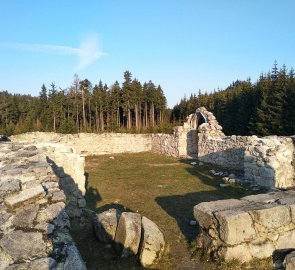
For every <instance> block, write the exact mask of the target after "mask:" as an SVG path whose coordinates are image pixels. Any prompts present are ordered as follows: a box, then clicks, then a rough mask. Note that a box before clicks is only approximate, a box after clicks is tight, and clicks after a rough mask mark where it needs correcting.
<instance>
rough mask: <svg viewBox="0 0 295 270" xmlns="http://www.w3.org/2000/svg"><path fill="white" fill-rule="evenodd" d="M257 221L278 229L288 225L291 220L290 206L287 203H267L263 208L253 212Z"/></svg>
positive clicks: (269, 227) (266, 226)
mask: <svg viewBox="0 0 295 270" xmlns="http://www.w3.org/2000/svg"><path fill="white" fill-rule="evenodd" d="M252 214H253V216H254V220H255V223H259V224H261V225H262V226H264V227H265V228H268V229H273V230H275V229H277V228H279V227H283V226H287V225H288V224H289V223H290V222H291V216H290V211H289V207H288V206H285V205H279V206H278V205H276V204H273V205H267V206H265V208H263V209H259V210H255V211H253V212H252Z"/></svg>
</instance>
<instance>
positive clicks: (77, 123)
mask: <svg viewBox="0 0 295 270" xmlns="http://www.w3.org/2000/svg"><path fill="white" fill-rule="evenodd" d="M76 109H77V111H76V127H77V131H78V132H79V108H78V104H77V108H76Z"/></svg>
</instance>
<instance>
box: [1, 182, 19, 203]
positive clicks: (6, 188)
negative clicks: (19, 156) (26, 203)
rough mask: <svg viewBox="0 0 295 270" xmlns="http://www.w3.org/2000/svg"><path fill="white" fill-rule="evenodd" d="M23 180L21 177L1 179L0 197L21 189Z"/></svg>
mask: <svg viewBox="0 0 295 270" xmlns="http://www.w3.org/2000/svg"><path fill="white" fill-rule="evenodd" d="M20 188H21V182H20V180H19V179H11V180H6V181H2V182H1V181H0V199H1V198H3V197H5V196H6V195H8V194H10V193H14V192H18V191H20Z"/></svg>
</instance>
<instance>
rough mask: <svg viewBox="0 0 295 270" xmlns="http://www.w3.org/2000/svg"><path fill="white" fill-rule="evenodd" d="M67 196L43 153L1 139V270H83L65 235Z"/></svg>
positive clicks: (73, 246)
mask: <svg viewBox="0 0 295 270" xmlns="http://www.w3.org/2000/svg"><path fill="white" fill-rule="evenodd" d="M67 202H68V200H67V197H66V195H65V193H64V192H63V191H62V190H61V189H60V187H59V178H58V177H57V176H56V174H55V173H54V171H53V169H52V167H51V166H50V164H49V163H48V161H47V158H46V155H45V154H44V153H42V152H41V151H39V150H38V148H37V147H36V146H34V145H27V144H15V143H10V142H0V269H1V270H4V269H5V270H17V269H22V270H29V269H30V270H31V269H35V270H37V269H38V270H42V269H44V270H45V269H69V270H70V269H77V270H78V269H79V270H80V269H82V270H83V269H86V267H85V264H84V262H83V260H82V259H81V256H80V253H79V251H78V250H77V248H76V245H75V243H74V241H73V239H72V237H71V235H70V232H69V229H70V220H69V216H68V214H67V212H66V210H65V208H66V204H67Z"/></svg>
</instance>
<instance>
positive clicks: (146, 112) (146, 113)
mask: <svg viewBox="0 0 295 270" xmlns="http://www.w3.org/2000/svg"><path fill="white" fill-rule="evenodd" d="M144 116H145V127H146V128H147V127H148V105H147V102H145V104H144Z"/></svg>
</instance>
